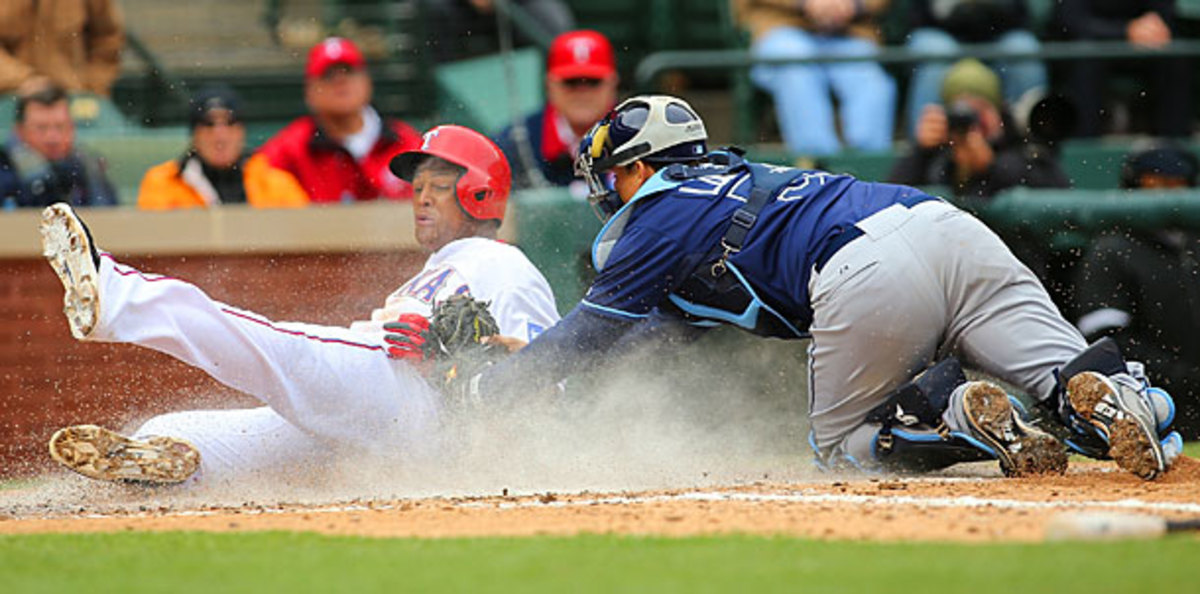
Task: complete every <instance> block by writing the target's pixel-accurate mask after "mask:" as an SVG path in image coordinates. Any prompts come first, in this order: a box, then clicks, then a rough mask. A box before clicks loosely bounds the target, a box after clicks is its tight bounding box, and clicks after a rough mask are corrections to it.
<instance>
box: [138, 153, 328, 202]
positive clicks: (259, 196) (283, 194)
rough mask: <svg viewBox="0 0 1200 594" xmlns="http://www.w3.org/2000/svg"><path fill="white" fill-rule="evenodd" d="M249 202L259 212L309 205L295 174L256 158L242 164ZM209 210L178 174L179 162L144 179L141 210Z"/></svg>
mask: <svg viewBox="0 0 1200 594" xmlns="http://www.w3.org/2000/svg"><path fill="white" fill-rule="evenodd" d="M242 182H243V183H244V184H245V186H246V202H247V203H248V204H250V205H251V206H254V207H258V208H292V207H298V206H307V205H308V194H307V193H306V192H305V191H304V188H302V187H300V182H298V181H296V178H295V177H293V176H292V174H290V173H288V172H286V171H284V170H282V169H277V168H275V167H272V166H271V165H270V164H269V163H267V159H266V157H263V156H262V155H254V156H253V157H250V158H249V159H247V160H246V162H245V163H243V164H242ZM196 207H199V208H206V207H208V201H207V200H205V199H204V197H203V196H202V195H201V194H200V192H199V191H197V190H196V188H194V187H192V186H191V185H190V184H188V182H187V181H186V180H184V178H183V176H181V175H180V174H179V160H173V161H167V162H166V163H162V164H160V165H155V166H154V167H151V168H150V170H149V171H147V172H146V175H145V177H143V178H142V187H141V189H140V190H139V191H138V208H141V209H144V210H170V209H173V208H196Z"/></svg>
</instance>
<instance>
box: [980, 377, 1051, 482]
mask: <svg viewBox="0 0 1200 594" xmlns="http://www.w3.org/2000/svg"><path fill="white" fill-rule="evenodd" d="M962 402H963V412H964V413H965V416H966V419H967V422H968V423H970V425H971V429H972V431H971V433H972V434H973V435H974V436H975V437H977V438H979V439H982V440H983V441H984V442H985V443H986V444H987V445H988V447H990V448H991V449H993V450H995V452H996V457H997V458H999V460H1000V469H1001V470H1002V471H1004V474H1005V475H1006V476H1028V475H1033V474H1050V473H1054V474H1062V473H1064V472H1066V470H1067V450H1066V448H1065V447H1064V446H1063V444H1062V443H1061V442H1059V441H1058V440H1057V439H1055V438H1054V437H1053V436H1052V435H1050V434H1049V433H1046V432H1044V431H1042V430H1040V429H1038V428H1036V427H1034V426H1033V425H1030V424H1029V423H1026V422H1025V421H1024V420H1023V419H1022V418H1021V415H1020V413H1018V412H1017V409H1016V408H1014V407H1013V404H1012V401H1011V400H1009V398H1008V394H1007V393H1005V392H1004V390H1002V389H1001V388H1000V387H999V386H997V385H995V384H992V383H990V382H985V381H975V382H971V383H970V385H968V386H967V389H966V391H965V392H964V393H963V400H962Z"/></svg>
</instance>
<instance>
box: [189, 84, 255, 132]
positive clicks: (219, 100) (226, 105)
mask: <svg viewBox="0 0 1200 594" xmlns="http://www.w3.org/2000/svg"><path fill="white" fill-rule="evenodd" d="M217 110H225V111H228V112H229V118H230V121H231V122H233V123H236V122H240V121H241V110H242V101H241V98H240V97H238V94H237V92H236V91H234V90H233V88H232V87H230V86H228V85H208V86H205V87H202V88H201V89H200V90H199V91H196V94H195V95H193V96H192V98H191V100H189V101H188V125H189V126H190V128H192V129H195V128H196V126H198V125H200V123H202V122H204V121H205V120H206V119H207V118H208V113H209V112H210V111H217Z"/></svg>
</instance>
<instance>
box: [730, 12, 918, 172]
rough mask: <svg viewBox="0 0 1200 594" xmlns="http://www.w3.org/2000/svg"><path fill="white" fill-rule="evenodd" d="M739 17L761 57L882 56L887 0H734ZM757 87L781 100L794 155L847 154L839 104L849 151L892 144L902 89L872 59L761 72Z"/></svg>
mask: <svg viewBox="0 0 1200 594" xmlns="http://www.w3.org/2000/svg"><path fill="white" fill-rule="evenodd" d="M731 1H732V3H733V5H732V9H733V16H734V19H735V20H736V21H737V22H738V23H739V24H740V26H742V27H743V28H745V29H748V30H749V31H750V36H751V47H750V49H751V52H753V54H754V56H755V57H757V58H787V57H797V58H804V57H817V56H871V55H875V54H876V53H877V52H878V39H879V27H878V24H877V22H876V19H877V17H878V15H879V14H880V13H881V12H882V11H883V9H884V8H885V7H886V4H887V0H808V1H806V2H796V1H784V0H774V1H767V0H731ZM750 75H751V78H752V79H753V80H754V82H755V84H757V85H758V86H760V87H762V88H763V89H764V90H766V91H767V92H768V93H770V94H771V96H772V97H773V98H774V101H775V113H776V117H777V118H778V120H779V128H780V131H781V132H782V135H783V140H784V142H785V143H786V144H787V148H788V150H789V151H790V152H791V153H792V154H793V155H795V156H802V157H819V156H824V155H830V154H834V153H837V152H839V151H840V150H842V148H843V147H842V145H843V143H842V141H841V140H839V138H838V133H837V125H836V123H835V121H834V109H833V100H832V97H831V95H830V92H831V91H832V92H833V94H835V95H836V96H837V100H838V106H839V109H840V110H841V114H840V115H841V129H842V136H843V137H844V139H845V146H846V147H849V148H851V149H855V150H860V151H885V150H889V149H890V148H891V146H892V135H893V133H894V121H895V110H896V84H895V82H894V81H893V80H892V78H891V77H890V76H889V75H888V74H887V72H885V71H884V69H883V67H882V66H880V65H879V64H878V63H876V62H873V61H865V62H842V63H825V64H778V65H774V64H772V65H759V66H755V67H754V68H753V69H752V70H751V72H750Z"/></svg>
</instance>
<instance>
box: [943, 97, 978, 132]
mask: <svg viewBox="0 0 1200 594" xmlns="http://www.w3.org/2000/svg"><path fill="white" fill-rule="evenodd" d="M977 123H979V114H978V113H976V112H975V109H974V108H972V107H971V106H970V105H969V104H967V103H966V102H962V101H959V102H956V103H954V104H953V105H951V106H950V108H949V109H947V110H946V126H947V128H948V129H949V131H950V134H952V135H960V136H961V135H963V134H966V133H967V131H968V130H970V129H971V127H972V126H974V125H975V124H977Z"/></svg>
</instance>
